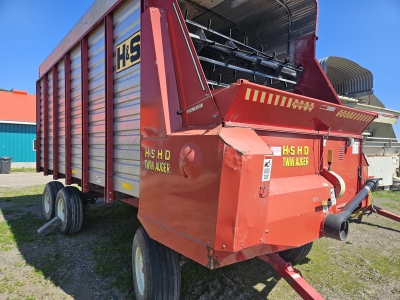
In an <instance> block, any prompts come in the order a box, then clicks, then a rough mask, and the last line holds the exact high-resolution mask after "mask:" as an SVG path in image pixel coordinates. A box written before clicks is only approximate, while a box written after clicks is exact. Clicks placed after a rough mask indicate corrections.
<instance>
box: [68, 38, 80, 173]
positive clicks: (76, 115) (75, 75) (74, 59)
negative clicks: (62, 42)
mask: <svg viewBox="0 0 400 300" xmlns="http://www.w3.org/2000/svg"><path fill="white" fill-rule="evenodd" d="M70 60H71V148H72V149H71V164H72V177H75V178H78V179H81V178H82V80H81V78H82V68H81V48H80V45H78V46H76V47H75V48H74V49H72V51H71V53H70Z"/></svg>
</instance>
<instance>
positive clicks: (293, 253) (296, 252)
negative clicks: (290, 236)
mask: <svg viewBox="0 0 400 300" xmlns="http://www.w3.org/2000/svg"><path fill="white" fill-rule="evenodd" d="M312 245H313V242H311V243H308V244H305V245H303V246H300V247H297V248H292V249H288V250H284V251H280V252H279V256H280V257H282V258H283V259H284V260H286V261H287V262H290V263H294V262H297V261H299V260H302V259H303V258H305V257H306V256H307V255H308V254H309V253H310V251H311V248H312Z"/></svg>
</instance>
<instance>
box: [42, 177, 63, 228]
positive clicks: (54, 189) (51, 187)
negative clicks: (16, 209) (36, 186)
mask: <svg viewBox="0 0 400 300" xmlns="http://www.w3.org/2000/svg"><path fill="white" fill-rule="evenodd" d="M63 187H64V185H63V184H62V183H61V182H59V181H51V182H49V183H47V184H46V186H45V187H44V190H43V194H42V211H43V216H44V218H45V219H46V221H50V220H51V219H53V218H54V214H55V210H54V206H55V203H56V197H57V193H58V191H59V190H61V189H62V188H63Z"/></svg>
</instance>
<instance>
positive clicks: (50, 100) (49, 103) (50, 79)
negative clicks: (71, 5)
mask: <svg viewBox="0 0 400 300" xmlns="http://www.w3.org/2000/svg"><path fill="white" fill-rule="evenodd" d="M47 95H48V98H47V99H48V100H47V110H48V112H47V113H48V115H47V116H48V124H49V125H48V126H49V127H48V130H49V132H48V138H49V170H54V168H53V159H54V157H53V138H54V134H53V71H50V72H49V73H47Z"/></svg>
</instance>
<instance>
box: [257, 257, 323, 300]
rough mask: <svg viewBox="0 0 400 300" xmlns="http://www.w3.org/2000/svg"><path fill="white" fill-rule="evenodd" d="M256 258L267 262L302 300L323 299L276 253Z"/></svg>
mask: <svg viewBox="0 0 400 300" xmlns="http://www.w3.org/2000/svg"><path fill="white" fill-rule="evenodd" d="M258 258H259V259H261V260H263V261H265V262H267V263H268V264H269V265H270V266H271V267H272V268H274V269H275V270H276V271H277V272H278V273H279V275H281V276H282V278H283V279H285V280H286V282H287V283H289V285H290V286H291V287H292V288H293V289H294V290H295V291H296V292H297V293H298V294H299V295H300V296H301V297H302V298H303V299H306V300H308V299H309V300H317V299H324V297H322V296H321V295H320V294H319V293H318V292H317V291H316V290H314V288H313V287H312V286H311V285H309V284H308V282H307V281H305V279H304V278H303V276H302V275H301V272H300V271H299V270H296V269H294V268H293V267H292V264H291V263H288V262H286V261H284V260H283V259H282V258H281V257H280V256H279V254H278V253H270V254H267V255H262V256H258Z"/></svg>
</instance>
